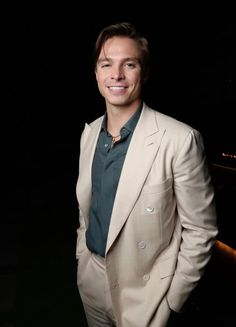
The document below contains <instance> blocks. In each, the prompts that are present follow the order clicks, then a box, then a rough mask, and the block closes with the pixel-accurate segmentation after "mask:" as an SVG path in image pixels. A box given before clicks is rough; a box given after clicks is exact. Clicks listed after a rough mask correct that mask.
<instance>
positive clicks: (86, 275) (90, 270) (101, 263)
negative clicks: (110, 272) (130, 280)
mask: <svg viewBox="0 0 236 327" xmlns="http://www.w3.org/2000/svg"><path fill="white" fill-rule="evenodd" d="M77 285H78V289H79V293H80V297H81V300H82V302H83V306H84V311H85V315H86V318H87V322H88V326H89V327H105V326H109V327H113V326H116V323H115V318H114V314H113V310H112V301H111V296H110V289H109V285H108V280H107V275H106V264H105V260H104V258H102V257H100V256H98V255H95V254H93V253H91V252H89V251H88V250H86V251H84V252H83V253H82V254H81V255H80V257H79V260H78V272H77Z"/></svg>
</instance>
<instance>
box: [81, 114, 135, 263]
mask: <svg viewBox="0 0 236 327" xmlns="http://www.w3.org/2000/svg"><path fill="white" fill-rule="evenodd" d="M140 113H141V108H140V109H139V110H137V111H136V112H135V113H134V114H133V116H132V117H131V118H130V119H129V120H128V122H127V123H126V124H125V125H124V126H123V127H122V128H121V130H120V135H121V138H120V140H119V141H117V142H116V143H114V145H113V146H112V137H111V135H110V134H109V133H108V131H107V128H106V115H105V117H104V120H103V123H102V128H101V132H100V135H99V138H98V143H97V147H96V150H95V155H94V159H93V165H92V199H91V207H90V211H89V227H88V230H87V231H86V243H87V247H88V249H89V250H90V251H91V252H94V253H96V254H99V255H100V256H103V257H104V256H105V250H106V242H107V234H108V229H109V225H110V219H111V214H112V208H113V203H114V199H115V195H116V190H117V186H118V183H119V178H120V174H121V170H122V166H123V163H124V160H125V156H126V153H127V150H128V147H129V143H130V140H131V138H132V135H133V132H134V129H135V127H136V124H137V122H138V120H139V117H140Z"/></svg>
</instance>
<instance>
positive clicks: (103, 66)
mask: <svg viewBox="0 0 236 327" xmlns="http://www.w3.org/2000/svg"><path fill="white" fill-rule="evenodd" d="M106 67H110V64H108V63H105V64H101V68H106Z"/></svg>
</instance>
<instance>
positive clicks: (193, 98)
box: [0, 7, 236, 327]
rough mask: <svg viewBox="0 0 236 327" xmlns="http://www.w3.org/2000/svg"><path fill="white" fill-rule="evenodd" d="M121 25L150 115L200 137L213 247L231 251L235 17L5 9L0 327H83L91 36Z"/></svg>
mask: <svg viewBox="0 0 236 327" xmlns="http://www.w3.org/2000/svg"><path fill="white" fill-rule="evenodd" d="M113 11H114V8H113V10H112V12H113ZM124 20H128V21H130V22H132V23H134V24H135V25H136V27H137V28H138V29H140V30H141V31H142V32H143V33H144V34H145V35H146V37H147V38H148V40H149V43H150V50H151V73H150V79H149V81H148V83H147V85H146V87H145V93H144V99H145V101H146V103H147V104H148V105H150V106H151V107H153V108H154V109H157V110H159V111H161V112H163V113H167V114H170V115H172V116H173V117H176V118H177V119H180V120H183V121H185V122H187V123H189V124H191V125H192V126H193V127H195V128H197V129H198V130H199V131H200V132H201V133H202V134H203V137H204V140H205V145H206V151H207V155H208V159H209V164H210V166H211V167H212V172H213V181H214V183H215V186H216V190H217V206H218V212H219V218H220V219H219V226H220V233H219V239H220V240H221V241H223V242H226V243H227V244H228V245H230V246H232V247H234V248H235V246H236V245H235V236H234V234H235V232H234V230H235V212H234V210H233V201H234V199H235V194H236V193H235V168H236V165H235V161H236V159H233V158H225V157H223V156H222V153H228V154H233V155H235V154H236V149H235V119H234V115H235V102H236V79H235V77H236V21H235V12H163V11H158V10H156V11H155V12H154V11H153V10H151V9H150V10H143V9H136V10H135V11H134V10H133V11H130V12H127V11H124V10H120V13H119V10H116V13H115V14H114V13H113V14H109V15H107V14H105V13H104V12H103V10H102V9H100V12H96V16H95V15H93V14H92V13H90V12H89V11H88V12H86V11H82V10H81V11H79V10H76V9H75V8H65V7H64V8H58V7H57V8H54V9H49V8H47V9H46V8H11V9H4V10H3V9H2V10H1V12H0V34H1V36H0V38H1V73H0V76H1V120H0V121H1V129H0V130H1V150H0V153H1V163H2V169H1V182H2V183H1V185H2V196H1V202H0V203H1V212H2V214H1V218H0V219H1V222H0V277H2V279H1V282H0V294H2V296H1V298H2V300H1V301H0V304H1V307H0V324H1V321H2V323H6V322H7V321H10V320H11V321H15V323H16V324H17V326H18V325H19V326H24V327H27V326H30V327H31V326H32V327H37V326H42V325H43V326H49V325H50V326H54V325H55V326H57V327H59V326H70V325H71V326H72V325H73V324H77V325H78V323H80V325H81V326H82V321H83V312H82V309H81V303H80V299H79V296H78V292H77V289H76V262H75V256H74V255H75V241H76V228H77V227H78V209H77V202H76V197H75V184H76V179H77V174H78V158H79V139H80V133H81V131H82V128H83V126H84V124H85V122H89V121H91V120H93V119H95V118H97V117H98V116H99V115H101V114H102V113H103V112H104V105H103V100H102V99H101V97H100V95H99V93H98V91H97V88H96V83H95V78H94V71H93V61H92V52H93V47H94V43H95V40H96V37H97V34H98V32H99V31H100V29H101V28H103V27H104V26H105V25H106V24H108V23H113V22H117V21H124ZM220 271H221V270H220ZM227 274H228V272H227ZM217 276H218V275H217ZM217 283H218V281H217ZM217 283H216V284H217ZM217 285H218V284H217ZM218 286H219V285H218ZM218 286H216V285H215V284H214V289H215V287H218ZM212 287H213V286H212ZM1 288H2V290H1ZM222 289H225V288H224V286H222ZM210 292H212V289H210ZM224 296H226V297H227V298H228V296H229V294H228V293H224ZM211 300H212V299H211ZM224 302H225V301H224ZM213 311H214V309H213V307H212V312H213ZM219 312H220V311H219ZM222 312H223V313H224V314H225V313H227V315H229V316H231V315H232V312H233V310H231V311H230V309H229V311H228V307H227V308H225V307H224V309H223V310H222ZM223 313H222V315H223ZM219 315H220V313H219ZM1 317H2V318H1ZM1 319H2V320H1ZM227 326H230V325H227Z"/></svg>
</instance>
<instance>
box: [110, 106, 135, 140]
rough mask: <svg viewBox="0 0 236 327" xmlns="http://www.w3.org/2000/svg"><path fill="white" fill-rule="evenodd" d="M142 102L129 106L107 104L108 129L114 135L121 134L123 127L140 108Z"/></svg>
mask: <svg viewBox="0 0 236 327" xmlns="http://www.w3.org/2000/svg"><path fill="white" fill-rule="evenodd" d="M140 104H141V102H139V103H135V104H133V105H132V106H129V107H117V106H107V130H108V131H109V133H110V134H111V135H113V136H116V135H120V130H121V128H122V127H123V126H124V125H125V123H126V122H127V121H128V120H129V119H130V117H131V116H132V115H133V114H134V113H135V112H136V111H137V110H138V108H139V106H140Z"/></svg>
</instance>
